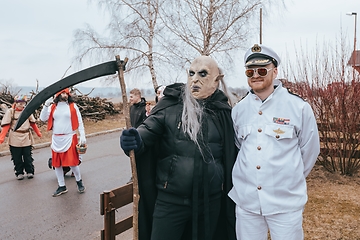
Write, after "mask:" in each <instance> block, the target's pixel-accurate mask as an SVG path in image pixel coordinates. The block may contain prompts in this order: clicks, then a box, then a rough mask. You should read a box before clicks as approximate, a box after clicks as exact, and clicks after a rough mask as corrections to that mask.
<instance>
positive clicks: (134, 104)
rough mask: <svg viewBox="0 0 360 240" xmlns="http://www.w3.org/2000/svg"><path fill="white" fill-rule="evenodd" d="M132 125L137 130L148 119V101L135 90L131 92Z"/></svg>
mask: <svg viewBox="0 0 360 240" xmlns="http://www.w3.org/2000/svg"><path fill="white" fill-rule="evenodd" d="M129 100H130V104H131V106H130V123H131V126H132V127H134V128H137V127H138V126H139V125H140V124H141V123H142V122H143V121H144V120H145V119H146V109H145V106H146V100H145V98H143V97H141V92H140V90H139V89H137V88H134V89H132V90H131V91H130V99H129Z"/></svg>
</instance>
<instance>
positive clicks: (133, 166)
mask: <svg viewBox="0 0 360 240" xmlns="http://www.w3.org/2000/svg"><path fill="white" fill-rule="evenodd" d="M115 58H116V63H117V66H118V77H119V82H120V88H121V93H122V99H123V111H124V115H125V122H126V128H127V129H129V128H131V123H130V116H129V115H130V114H129V105H128V100H127V95H126V86H125V81H124V70H125V66H126V63H127V62H128V58H127V57H126V58H125V59H124V61H122V60H120V56H119V55H117V56H115ZM129 154H130V162H131V172H132V176H133V177H132V178H133V239H134V240H138V239H139V226H138V222H139V221H138V219H139V199H140V195H139V184H138V177H137V171H136V162H135V153H134V150H131V151H130V153H129Z"/></svg>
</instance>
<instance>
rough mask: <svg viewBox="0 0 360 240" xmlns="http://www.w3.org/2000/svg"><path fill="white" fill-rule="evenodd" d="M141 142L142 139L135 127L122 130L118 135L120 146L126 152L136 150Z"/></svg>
mask: <svg viewBox="0 0 360 240" xmlns="http://www.w3.org/2000/svg"><path fill="white" fill-rule="evenodd" d="M141 144H142V140H141V137H140V134H139V132H138V131H137V130H136V128H129V129H126V130H124V131H122V134H121V136H120V146H121V148H122V149H123V150H124V152H125V153H126V154H129V152H130V150H134V151H135V152H137V151H138V150H139V149H140V147H141Z"/></svg>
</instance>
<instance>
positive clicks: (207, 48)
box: [160, 0, 285, 66]
mask: <svg viewBox="0 0 360 240" xmlns="http://www.w3.org/2000/svg"><path fill="white" fill-rule="evenodd" d="M275 2H280V3H283V1H282V0H278V1H272V3H273V4H274V3H275ZM269 3H270V1H267V0H265V1H261V0H247V1H238V0H208V1H204V0H182V1H169V3H168V4H167V5H163V8H162V9H161V15H160V16H161V18H162V20H163V22H164V25H165V26H166V27H167V28H168V29H169V30H170V32H171V33H172V36H171V40H170V41H162V43H164V46H165V48H166V49H167V51H169V52H171V53H172V54H173V55H174V56H176V58H178V59H179V60H181V61H182V62H190V61H191V60H192V59H193V58H195V57H196V56H198V55H199V54H200V55H216V57H217V59H218V60H219V61H221V62H222V65H223V66H227V65H229V63H231V62H232V60H231V59H232V58H231V54H234V53H236V52H237V50H239V49H241V48H247V47H248V44H247V43H248V40H249V39H251V38H252V37H253V33H255V32H258V31H257V30H255V29H256V27H255V25H254V23H255V22H256V25H257V24H258V22H259V21H257V19H256V18H257V16H258V11H257V10H259V8H260V7H263V8H266V7H267V6H269V5H270V4H269ZM283 6H285V5H283ZM280 9H281V8H280ZM254 30H255V31H254ZM167 39H169V37H168V36H167ZM181 43H183V44H181Z"/></svg>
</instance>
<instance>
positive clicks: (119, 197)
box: [110, 183, 133, 209]
mask: <svg viewBox="0 0 360 240" xmlns="http://www.w3.org/2000/svg"><path fill="white" fill-rule="evenodd" d="M111 193H112V194H111V197H110V202H111V204H112V207H113V208H115V209H118V208H120V207H123V206H125V205H127V204H129V203H132V201H133V185H132V183H130V184H127V185H125V186H122V187H120V188H116V189H113V190H111Z"/></svg>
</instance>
